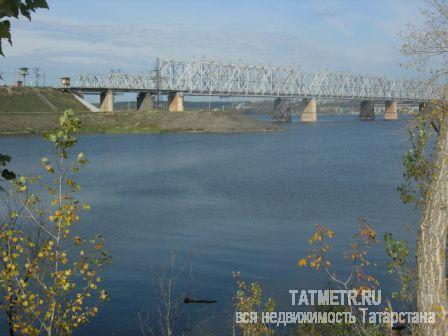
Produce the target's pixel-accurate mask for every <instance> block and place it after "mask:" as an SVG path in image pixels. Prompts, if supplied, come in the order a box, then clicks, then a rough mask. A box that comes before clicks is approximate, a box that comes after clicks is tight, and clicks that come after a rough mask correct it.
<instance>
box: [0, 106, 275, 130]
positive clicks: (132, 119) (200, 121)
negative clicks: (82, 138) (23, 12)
mask: <svg viewBox="0 0 448 336" xmlns="http://www.w3.org/2000/svg"><path fill="white" fill-rule="evenodd" d="M77 115H78V117H79V118H80V119H81V122H82V131H83V132H86V133H145V132H146V133H151V132H153V133H161V132H262V131H276V130H281V128H280V127H279V126H277V125H275V124H272V123H265V122H262V121H259V120H257V119H254V118H252V117H249V116H246V115H242V114H239V113H232V112H199V111H197V112H196V111H187V112H178V113H174V112H167V111H156V112H117V113H101V112H81V113H77ZM59 116H60V113H54V112H53V113H0V134H14V133H44V132H47V131H50V130H53V129H55V128H57V126H58V120H59Z"/></svg>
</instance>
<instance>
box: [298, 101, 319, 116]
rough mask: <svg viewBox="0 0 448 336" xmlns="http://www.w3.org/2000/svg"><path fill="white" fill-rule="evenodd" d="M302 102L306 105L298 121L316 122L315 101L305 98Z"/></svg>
mask: <svg viewBox="0 0 448 336" xmlns="http://www.w3.org/2000/svg"><path fill="white" fill-rule="evenodd" d="M303 102H304V103H305V104H306V106H305V108H304V110H303V112H302V116H301V117H300V120H301V121H302V122H315V121H317V102H316V99H309V98H306V99H304V100H303Z"/></svg>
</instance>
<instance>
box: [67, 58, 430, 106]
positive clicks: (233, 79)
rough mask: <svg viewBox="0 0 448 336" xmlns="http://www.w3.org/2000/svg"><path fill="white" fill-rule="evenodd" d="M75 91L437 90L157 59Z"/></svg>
mask: <svg viewBox="0 0 448 336" xmlns="http://www.w3.org/2000/svg"><path fill="white" fill-rule="evenodd" d="M72 89H74V90H80V91H83V92H86V93H89V92H90V93H95V92H103V91H106V90H113V91H115V92H129V91H130V92H150V93H158V94H167V93H170V92H181V93H182V94H184V95H200V96H208V95H215V96H238V97H241V96H248V97H277V98H279V97H280V98H282V97H284V98H288V97H290V98H307V97H309V98H332V99H360V100H372V101H376V100H377V101H385V100H396V101H401V102H424V101H428V100H430V99H432V98H434V97H435V94H436V89H435V87H434V86H432V85H429V84H428V83H427V82H425V81H421V80H409V79H408V80H405V79H389V78H385V77H380V76H372V75H355V74H351V73H336V72H329V71H317V72H304V71H301V70H298V69H294V68H286V67H273V66H261V65H248V64H239V63H229V62H215V61H208V60H193V61H190V62H182V61H174V60H157V62H156V65H155V67H154V69H153V70H152V71H151V72H150V73H148V74H126V73H109V74H104V75H93V74H85V75H81V76H80V77H79V79H78V81H77V82H76V84H75V85H74V86H72Z"/></svg>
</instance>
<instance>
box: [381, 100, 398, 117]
mask: <svg viewBox="0 0 448 336" xmlns="http://www.w3.org/2000/svg"><path fill="white" fill-rule="evenodd" d="M397 119H398V103H397V101H396V100H388V101H386V106H385V110H384V120H397Z"/></svg>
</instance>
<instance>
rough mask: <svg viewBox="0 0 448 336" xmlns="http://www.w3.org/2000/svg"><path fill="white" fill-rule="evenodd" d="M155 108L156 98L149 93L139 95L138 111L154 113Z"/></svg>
mask: <svg viewBox="0 0 448 336" xmlns="http://www.w3.org/2000/svg"><path fill="white" fill-rule="evenodd" d="M154 108H155V100H154V96H153V95H151V94H150V93H149V92H140V93H139V94H138V95H137V111H138V112H143V111H153V110H154Z"/></svg>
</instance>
